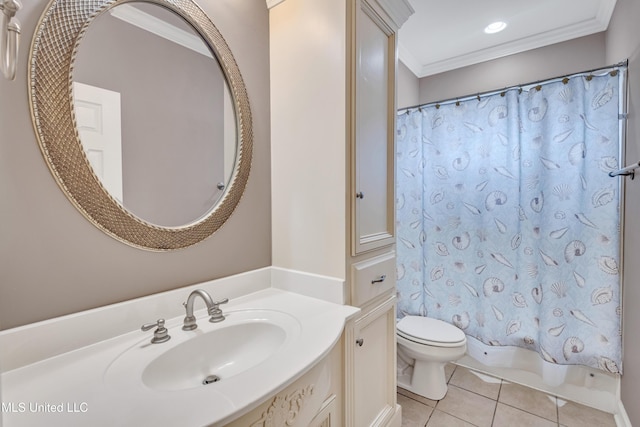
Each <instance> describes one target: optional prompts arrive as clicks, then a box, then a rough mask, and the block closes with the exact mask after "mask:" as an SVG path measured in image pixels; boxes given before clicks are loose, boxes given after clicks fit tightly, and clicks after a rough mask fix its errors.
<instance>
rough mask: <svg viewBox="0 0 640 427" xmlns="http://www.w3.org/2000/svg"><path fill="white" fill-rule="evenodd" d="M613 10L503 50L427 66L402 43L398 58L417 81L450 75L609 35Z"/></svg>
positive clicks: (606, 8) (603, 10)
mask: <svg viewBox="0 0 640 427" xmlns="http://www.w3.org/2000/svg"><path fill="white" fill-rule="evenodd" d="M614 6H615V2H609V3H607V4H606V5H604V6H603V7H602V8H601V9H600V10H599V12H598V14H597V16H595V17H594V18H593V19H590V20H586V21H583V22H579V23H576V24H574V25H569V26H567V27H564V28H560V29H557V30H553V31H547V32H544V33H541V34H537V35H534V36H532V37H527V38H523V39H520V40H515V41H513V42H510V43H505V44H502V45H500V46H494V47H490V48H487V49H481V50H478V51H475V52H471V53H468V54H464V55H458V56H455V57H452V58H447V59H443V60H441V61H435V62H432V63H428V64H420V63H419V61H418V60H417V59H416V58H415V57H414V56H413V55H412V54H411V53H410V52H409V50H408V49H406V48H405V47H404V46H403V45H402V42H400V43H399V46H398V55H399V59H400V60H401V61H402V62H403V63H404V64H405V65H406V66H407V68H409V69H410V70H411V71H412V72H413V73H414V74H415V75H416V76H417V77H418V78H423V77H427V76H431V75H434V74H438V73H443V72H445V71H451V70H454V69H457V68H462V67H466V66H469V65H474V64H478V63H481V62H486V61H491V60H494V59H498V58H502V57H505V56H509V55H513V54H516V53H521V52H525V51H527V50H531V49H537V48H540V47H544V46H548V45H552V44H556V43H561V42H565V41H568V40H571V39H574V38H578V37H584V36H588V35H591V34H595V33H599V32H602V31H606V29H607V27H608V24H609V19H610V18H611V14H612V13H613V7H614Z"/></svg>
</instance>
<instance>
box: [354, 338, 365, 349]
mask: <svg viewBox="0 0 640 427" xmlns="http://www.w3.org/2000/svg"><path fill="white" fill-rule="evenodd" d="M356 344H358V347H362V346H363V345H364V338H358V339H357V340H356Z"/></svg>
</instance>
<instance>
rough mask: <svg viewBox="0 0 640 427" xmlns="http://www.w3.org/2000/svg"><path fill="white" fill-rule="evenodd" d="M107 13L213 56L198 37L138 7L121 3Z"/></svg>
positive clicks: (195, 50) (200, 52) (188, 47)
mask: <svg viewBox="0 0 640 427" xmlns="http://www.w3.org/2000/svg"><path fill="white" fill-rule="evenodd" d="M109 13H111V15H112V16H113V17H114V18H118V19H120V20H121V21H124V22H126V23H128V24H131V25H134V26H136V27H138V28H141V29H143V30H145V31H148V32H150V33H153V34H155V35H157V36H159V37H162V38H164V39H166V40H169V41H172V42H174V43H176V44H179V45H180V46H184V47H186V48H187V49H191V50H193V51H194V52H197V53H199V54H201V55H204V56H207V57H209V58H213V56H212V55H211V52H210V51H209V48H208V47H207V45H206V44H205V43H204V42H203V41H202V39H201V38H200V37H198V36H196V35H195V34H192V33H189V32H188V31H185V30H183V29H180V28H178V27H176V26H175V25H172V24H170V23H168V22H166V21H163V20H162V19H159V18H156V17H155V16H153V15H150V14H148V13H146V12H143V11H141V10H140V9H136V8H135V7H133V6H130V5H128V4H121V5H120V6H118V7H114V8H111V9H109Z"/></svg>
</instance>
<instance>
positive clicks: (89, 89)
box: [73, 82, 123, 204]
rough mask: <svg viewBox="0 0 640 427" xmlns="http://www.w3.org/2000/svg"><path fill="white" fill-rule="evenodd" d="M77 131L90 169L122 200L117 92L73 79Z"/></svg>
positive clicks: (120, 139)
mask: <svg viewBox="0 0 640 427" xmlns="http://www.w3.org/2000/svg"><path fill="white" fill-rule="evenodd" d="M73 99H74V107H75V115H76V122H77V125H78V132H79V134H80V139H81V140H82V146H83V147H84V152H85V153H86V155H87V158H88V160H89V163H90V164H91V167H92V168H93V171H94V172H95V174H96V175H97V176H98V178H99V179H100V181H101V182H102V185H104V187H105V188H106V189H107V191H108V192H109V194H111V196H113V197H115V198H116V199H118V201H119V202H120V203H121V204H122V202H123V197H122V133H121V130H120V93H119V92H114V91H111V90H107V89H102V88H99V87H96V86H90V85H86V84H83V83H77V82H74V83H73Z"/></svg>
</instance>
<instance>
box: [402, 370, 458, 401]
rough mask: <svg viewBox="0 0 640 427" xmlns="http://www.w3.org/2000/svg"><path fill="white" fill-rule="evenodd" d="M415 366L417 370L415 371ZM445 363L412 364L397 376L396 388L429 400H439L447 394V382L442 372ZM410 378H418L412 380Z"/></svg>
mask: <svg viewBox="0 0 640 427" xmlns="http://www.w3.org/2000/svg"><path fill="white" fill-rule="evenodd" d="M416 365H417V369H416ZM445 365H446V363H438V362H430V363H419V362H416V363H414V366H413V367H409V368H406V369H405V371H404V372H403V373H402V374H399V375H398V387H401V388H403V389H405V390H408V391H410V392H412V393H415V394H419V395H420V396H422V397H426V398H427V399H431V400H441V399H443V398H444V397H445V395H446V394H447V390H448V388H447V382H446V376H445V372H444V367H445ZM412 378H418V380H417V381H416V380H413V381H412Z"/></svg>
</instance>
